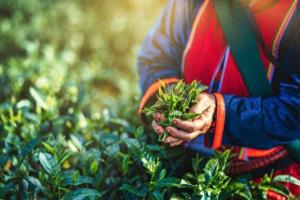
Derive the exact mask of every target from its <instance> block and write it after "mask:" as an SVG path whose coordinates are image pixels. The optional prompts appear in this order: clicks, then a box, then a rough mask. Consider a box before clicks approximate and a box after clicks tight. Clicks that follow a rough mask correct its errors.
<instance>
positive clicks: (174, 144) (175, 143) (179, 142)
mask: <svg viewBox="0 0 300 200" xmlns="http://www.w3.org/2000/svg"><path fill="white" fill-rule="evenodd" d="M183 142H184V141H183V140H180V141H178V142H174V143H171V144H170V147H175V146H179V145H181V144H182V143H183Z"/></svg>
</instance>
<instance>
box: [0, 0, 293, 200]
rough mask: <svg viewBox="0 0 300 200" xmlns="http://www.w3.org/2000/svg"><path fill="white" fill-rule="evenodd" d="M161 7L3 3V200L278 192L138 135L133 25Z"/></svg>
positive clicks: (108, 0)
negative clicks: (134, 87)
mask: <svg viewBox="0 0 300 200" xmlns="http://www.w3.org/2000/svg"><path fill="white" fill-rule="evenodd" d="M145 2H146V3H145ZM160 5H161V3H154V2H153V1H150V0H143V1H139V0H124V1H123V0H122V1H116V0H114V1H112V0H101V1H89V0H82V1H78V0H66V1H57V0H56V1H55V0H53V1H48V0H30V1H25V0H16V1H6V0H0V18H1V19H0V35H1V38H2V40H1V42H0V58H1V60H0V83H1V86H2V87H1V93H0V147H1V148H0V199H41V200H43V199H64V200H68V199H76V200H81V199H107V200H109V199H193V198H216V199H228V198H234V197H236V196H234V195H238V196H237V197H239V198H241V199H249V197H250V195H252V197H255V196H254V195H256V196H257V199H261V198H259V197H260V196H259V195H265V191H266V189H267V188H268V187H271V186H270V185H272V187H273V188H275V186H273V185H274V183H273V180H272V179H271V178H268V179H267V180H266V181H264V182H263V183H262V184H253V183H251V182H249V181H248V182H241V181H238V180H235V179H233V178H230V177H228V176H227V175H226V168H227V164H226V163H227V160H228V158H229V153H228V152H225V153H223V154H216V156H215V157H214V158H212V159H211V160H209V161H208V162H206V161H207V159H204V158H203V157H200V155H198V154H197V153H195V152H190V151H189V150H188V149H169V148H167V147H164V146H159V145H158V144H157V142H156V138H155V137H154V134H153V133H152V132H151V131H150V130H147V129H145V130H144V129H143V128H141V127H140V122H139V120H138V116H137V115H136V114H135V112H136V111H135V110H136V106H137V98H136V97H135V96H133V92H134V91H135V89H133V88H132V87H129V86H132V83H131V82H130V81H132V80H134V81H135V78H132V77H135V76H134V73H133V69H132V67H131V66H133V60H134V52H135V49H136V44H138V43H140V42H141V38H142V37H143V36H144V34H145V32H146V30H147V29H148V27H146V25H145V24H142V23H141V22H140V21H138V19H139V18H141V16H143V20H142V21H143V23H144V22H145V20H146V19H145V18H147V17H145V16H147V15H150V14H152V13H154V12H155V10H157V7H158V6H160ZM137 10H139V12H138V11H137ZM128 11H130V13H131V14H130V13H128ZM132 13H134V14H132ZM119 15H122V17H123V18H122V17H121V16H119ZM154 17H155V16H154ZM153 19H154V18H153ZM146 21H147V20H146ZM149 21H150V20H149ZM149 21H148V24H149V23H150V22H149ZM129 22H130V23H129ZM136 27H138V28H136ZM142 27H145V30H144V31H142ZM137 30H139V31H141V32H138V33H136V31H137ZM136 38H137V39H136ZM112 66H114V67H112ZM124 71H126V72H127V71H129V73H124ZM111 74H114V77H112V76H111ZM132 91H133V92H132ZM116 99H117V100H116ZM186 155H191V156H186ZM191 158H192V159H191ZM274 181H275V179H274ZM276 181H288V182H292V181H295V180H293V179H286V177H279V178H277V179H276ZM296 182H297V181H296ZM275 185H278V184H277V183H276V184H275ZM279 187H280V186H278V187H277V188H279ZM281 189H282V190H283V188H282V187H281ZM233 191H235V193H233ZM237 191H238V192H237ZM283 191H284V194H287V193H286V191H285V190H283Z"/></svg>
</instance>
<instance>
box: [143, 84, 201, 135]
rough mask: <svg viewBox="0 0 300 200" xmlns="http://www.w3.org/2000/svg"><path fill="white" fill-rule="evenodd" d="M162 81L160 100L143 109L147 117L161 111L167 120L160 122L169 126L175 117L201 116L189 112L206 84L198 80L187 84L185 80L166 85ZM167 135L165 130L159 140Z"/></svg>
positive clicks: (186, 118) (158, 97)
mask: <svg viewBox="0 0 300 200" xmlns="http://www.w3.org/2000/svg"><path fill="white" fill-rule="evenodd" d="M160 83H161V88H160V89H159V91H158V95H157V99H158V100H157V101H156V103H154V104H153V105H152V106H150V107H146V108H144V110H143V113H145V114H146V116H147V117H152V115H153V114H154V113H161V114H163V115H164V116H165V118H166V120H165V121H162V122H160V123H159V124H160V125H161V126H164V127H168V126H171V125H172V122H173V120H174V119H175V118H180V119H182V120H189V119H194V118H197V117H198V116H199V114H197V113H189V110H190V108H191V107H192V106H193V104H195V103H196V98H197V96H198V95H199V94H200V93H201V92H203V91H204V90H206V89H207V87H206V86H204V85H202V84H200V83H199V82H197V81H193V82H192V83H190V84H185V83H184V82H183V80H180V81H179V82H177V83H176V84H175V85H171V86H166V85H165V84H164V83H163V82H162V81H161V82H160ZM167 136H168V133H167V132H166V131H165V132H164V133H163V134H162V135H160V137H159V139H158V140H159V141H163V140H165V138H166V137H167Z"/></svg>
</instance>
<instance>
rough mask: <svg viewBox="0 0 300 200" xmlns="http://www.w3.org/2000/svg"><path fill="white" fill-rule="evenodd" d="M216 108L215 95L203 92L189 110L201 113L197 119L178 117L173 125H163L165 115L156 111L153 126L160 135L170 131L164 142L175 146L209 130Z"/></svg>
mask: <svg viewBox="0 0 300 200" xmlns="http://www.w3.org/2000/svg"><path fill="white" fill-rule="evenodd" d="M215 110H216V99H215V97H214V95H212V94H208V93H201V94H199V95H198V97H197V98H196V103H195V104H194V105H193V106H192V107H191V108H190V110H189V112H191V113H197V114H200V115H199V117H197V118H196V119H193V120H186V121H184V120H181V119H178V118H176V119H174V121H173V126H169V127H163V126H161V125H159V123H160V122H162V121H164V120H165V117H164V115H163V114H161V113H155V114H154V115H153V121H152V123H151V126H152V128H153V129H154V131H155V132H156V134H158V135H161V134H163V133H164V131H166V132H168V133H169V135H168V136H167V137H166V139H165V140H164V141H162V142H163V143H165V144H169V145H170V146H171V147H175V146H178V145H181V144H183V143H185V142H188V141H191V140H193V139H195V138H196V137H197V136H199V135H200V134H204V133H206V132H208V131H209V130H210V128H211V126H212V123H213V119H214V114H215Z"/></svg>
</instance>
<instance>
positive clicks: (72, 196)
mask: <svg viewBox="0 0 300 200" xmlns="http://www.w3.org/2000/svg"><path fill="white" fill-rule="evenodd" d="M102 195H103V193H100V192H98V191H97V190H95V189H90V188H81V189H77V190H73V191H71V192H69V193H68V194H67V195H65V196H64V197H63V200H84V199H86V198H90V197H97V198H100V197H101V196H102Z"/></svg>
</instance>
